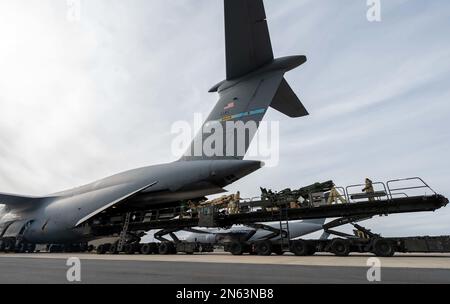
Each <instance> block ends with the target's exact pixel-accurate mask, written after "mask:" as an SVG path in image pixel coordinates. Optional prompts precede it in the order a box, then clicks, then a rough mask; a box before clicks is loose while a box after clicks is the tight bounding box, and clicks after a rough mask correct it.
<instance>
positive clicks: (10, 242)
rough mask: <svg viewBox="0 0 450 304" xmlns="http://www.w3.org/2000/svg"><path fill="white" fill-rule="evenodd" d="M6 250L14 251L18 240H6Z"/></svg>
mask: <svg viewBox="0 0 450 304" xmlns="http://www.w3.org/2000/svg"><path fill="white" fill-rule="evenodd" d="M4 242H5V252H6V253H8V252H12V251H14V249H15V247H16V244H15V243H16V242H15V241H13V240H5V241H4Z"/></svg>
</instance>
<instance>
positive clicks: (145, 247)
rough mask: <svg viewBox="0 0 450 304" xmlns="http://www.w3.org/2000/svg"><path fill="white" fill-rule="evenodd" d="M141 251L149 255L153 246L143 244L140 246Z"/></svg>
mask: <svg viewBox="0 0 450 304" xmlns="http://www.w3.org/2000/svg"><path fill="white" fill-rule="evenodd" d="M141 253H142V254H145V255H149V254H152V253H153V248H152V246H151V245H150V244H144V245H142V247H141Z"/></svg>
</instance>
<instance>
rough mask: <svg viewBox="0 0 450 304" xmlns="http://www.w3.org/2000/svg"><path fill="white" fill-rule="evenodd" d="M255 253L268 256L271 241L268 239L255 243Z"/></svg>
mask: <svg viewBox="0 0 450 304" xmlns="http://www.w3.org/2000/svg"><path fill="white" fill-rule="evenodd" d="M256 253H257V254H258V255H261V256H269V255H271V254H272V243H271V242H270V241H262V242H258V243H256Z"/></svg>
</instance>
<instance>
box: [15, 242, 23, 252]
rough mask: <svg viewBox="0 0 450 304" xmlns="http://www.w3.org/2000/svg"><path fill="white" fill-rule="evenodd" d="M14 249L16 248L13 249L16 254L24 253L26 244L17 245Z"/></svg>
mask: <svg viewBox="0 0 450 304" xmlns="http://www.w3.org/2000/svg"><path fill="white" fill-rule="evenodd" d="M15 247H16V248H15V252H16V253H25V251H26V244H24V243H22V242H20V243H17V244H16V246H15Z"/></svg>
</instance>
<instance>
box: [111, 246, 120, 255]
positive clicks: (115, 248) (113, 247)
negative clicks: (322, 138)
mask: <svg viewBox="0 0 450 304" xmlns="http://www.w3.org/2000/svg"><path fill="white" fill-rule="evenodd" d="M117 247H118V246H117V244H112V245H111V247H109V253H110V254H119V251H118V250H117Z"/></svg>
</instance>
